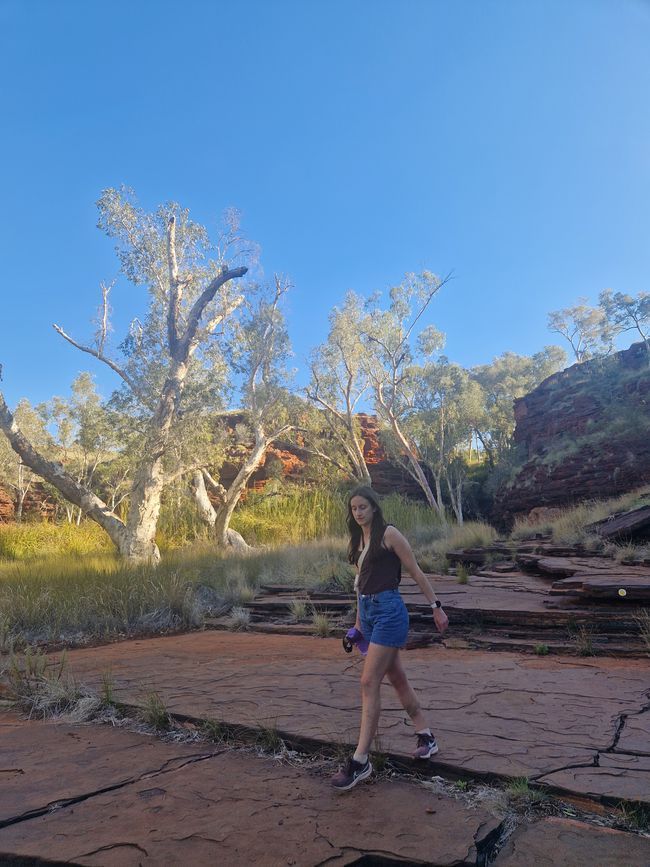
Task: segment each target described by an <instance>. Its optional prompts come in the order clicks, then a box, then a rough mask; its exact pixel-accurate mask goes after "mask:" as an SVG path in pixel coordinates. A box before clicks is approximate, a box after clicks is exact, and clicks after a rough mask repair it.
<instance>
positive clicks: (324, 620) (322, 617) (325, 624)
mask: <svg viewBox="0 0 650 867" xmlns="http://www.w3.org/2000/svg"><path fill="white" fill-rule="evenodd" d="M311 622H312V624H313V626H314V632H315V633H316V635H318V636H319V637H320V638H327V636H328V635H329V634H330V633H331V631H332V623H331V621H330V619H329V617H328V616H327V614H324V613H323V612H321V611H317V610H316V609H315V608H314V609H312V614H311Z"/></svg>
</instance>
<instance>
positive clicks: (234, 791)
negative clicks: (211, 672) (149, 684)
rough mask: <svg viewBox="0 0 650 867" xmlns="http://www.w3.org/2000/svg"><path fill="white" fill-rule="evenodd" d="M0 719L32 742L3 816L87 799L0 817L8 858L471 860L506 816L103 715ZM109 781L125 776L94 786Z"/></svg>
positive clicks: (108, 866)
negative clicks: (169, 735)
mask: <svg viewBox="0 0 650 867" xmlns="http://www.w3.org/2000/svg"><path fill="white" fill-rule="evenodd" d="M2 724H3V726H4V729H3V731H6V732H7V733H8V734H9V735H10V736H11V737H12V739H13V742H14V746H16V745H17V744H18V741H22V743H23V745H27V744H31V750H30V751H28V752H24V754H23V755H22V757H21V767H22V769H23V773H22V774H21V775H19V776H18V777H17V778H16V780H15V783H14V785H13V788H12V799H13V802H14V806H13V807H10V806H8V804H7V802H6V801H3V811H4V815H5V816H6V815H7V813H10V814H11V815H14V816H15V815H20V814H26V813H28V812H29V811H30V810H33V809H34V805H35V804H36V803H39V800H38V795H39V794H40V795H41V796H42V797H41V800H40V806H41V808H47V807H48V805H51V804H53V803H57V802H58V803H60V802H62V801H64V800H65V799H68V798H70V797H74V796H75V794H76V795H77V796H83V797H84V800H82V801H80V802H79V803H74V804H69V805H67V806H61V807H60V808H58V809H55V810H54V811H53V812H46V813H43V814H42V815H38V816H35V817H32V818H26V819H24V820H23V821H17V822H15V823H14V824H11V825H6V826H5V827H1V828H0V863H5V862H4V860H3V855H4V856H5V857H6V856H7V855H9V854H11V855H13V856H21V857H24V858H30V857H31V858H47V859H50V860H53V861H60V862H63V861H65V862H70V863H73V864H84V865H102V867H138V865H147V867H148V865H151V867H153V865H161V867H168V865H171V864H188V865H192V867H201V865H210V867H212V865H215V864H227V865H228V867H237V865H242V867H244V865H250V864H260V865H264V867H275V865H301V867H309V865H319V864H323V863H325V862H327V863H328V864H335V865H336V864H341V865H343V864H351V863H354V862H355V861H357V860H358V859H359V858H361V857H362V856H363V855H376V856H381V857H383V858H386V859H392V860H404V861H407V862H410V863H416V864H417V863H422V864H432V865H464V864H475V863H476V859H477V847H478V848H480V847H481V844H482V843H483V842H484V841H486V840H487V839H488V838H489V837H490V836H491V835H492V834H493V833H494V832H495V831H496V829H497V828H498V825H499V823H498V821H497V820H495V819H494V818H493V817H491V816H490V815H489V814H488V813H487V812H486V811H484V810H481V809H474V808H466V807H464V806H463V805H462V804H461V803H460V802H459V801H456V800H454V799H452V798H448V797H444V796H441V795H438V794H433V793H432V792H430V791H427V789H426V788H424V787H422V786H416V785H412V784H406V783H401V782H385V783H364V784H360V785H359V786H358V787H357V788H355V789H354V790H353V791H352V792H349V793H346V794H339V793H336V792H334V791H333V790H332V789H331V787H330V785H329V780H328V779H327V778H326V777H323V776H317V775H316V774H314V773H310V772H309V771H308V770H306V769H305V768H302V767H291V766H289V765H288V764H287V763H286V762H280V761H277V760H272V759H268V758H260V757H257V756H255V755H252V754H250V753H246V752H242V751H233V750H229V749H223V748H222V749H218V748H216V747H215V748H214V749H209V748H208V749H205V750H203V751H202V752H201V751H199V752H197V747H196V745H194V746H188V745H184V744H175V745H174V744H166V743H163V742H161V741H159V740H157V739H154V738H147V737H145V736H142V735H137V734H133V733H130V732H127V731H120V730H111V729H108V728H106V727H104V726H85V727H76V726H75V727H73V726H68V725H63V724H52V723H42V722H22V723H19V722H18V721H16V720H14V724H12V723H11V721H10V720H9V719H8V717H3V718H2ZM116 738H117V742H116ZM120 742H122V746H121V748H120ZM35 745H38V746H39V747H40V749H36V748H35ZM91 745H92V748H93V749H94V755H92V753H91V749H90V747H91ZM138 745H139V746H140V747H141V749H142V755H141V756H139V755H138V751H137V747H138ZM1 761H2V764H3V766H4V763H5V755H4V751H3V754H2V759H1ZM106 763H108V764H109V766H110V771H108V772H107V771H106V767H107V764H106ZM2 776H3V777H4V773H3V774H2ZM109 779H112V780H113V781H116V780H119V781H120V783H119V784H116V785H115V787H114V788H113V789H112V790H111V791H104V792H100V791H98V790H99V789H100V788H101V787H102V786H105V784H106V783H107V781H108V780H109Z"/></svg>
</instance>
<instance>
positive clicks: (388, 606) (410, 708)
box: [332, 487, 449, 791]
mask: <svg viewBox="0 0 650 867" xmlns="http://www.w3.org/2000/svg"><path fill="white" fill-rule="evenodd" d="M347 523H348V529H349V531H350V543H349V545H348V559H349V561H350V563H353V564H354V565H356V567H357V577H356V579H355V587H356V588H357V621H356V627H357V629H359V630H360V631H361V632H362V633H363V635H364V638H366V639H367V641H369V647H368V653H367V655H366V659H365V662H364V665H363V672H362V674H361V700H362V708H361V730H360V733H359V742H358V744H357V748H356V750H355V752H354V754H353V755H352V756H350V757H349V758H348V760H347V762H346V764H345V766H344V767H343V768H341V769H340V770H339V772H338V773H337V774H336V775H335V776H334V777H333V778H332V785H333V786H334V788H336V789H338V790H339V791H347V790H348V789H351V788H352V787H353V786H356V784H357V783H358V782H360V781H361V780H365V779H366V777H369V776H370V774H371V773H372V765H371V764H370V761H369V760H368V753H369V751H370V745H371V743H372V739H373V738H374V736H375V733H376V731H377V724H378V722H379V711H380V707H381V705H380V697H379V690H380V686H381V682H382V680H383V679H384V676H387V677H388V680H389V681H390V682H391V684H392V685H393V687H394V688H395V691H396V692H397V695H398V697H399V700H400V702H401V703H402V706H403V708H404V710H405V711H406V712H407V714H408V715H409V716H410V718H411V719H412V720H413V725H414V726H415V734H416V735H417V747H416V749H415V752H414V754H413V757H414V758H416V759H428V758H429V757H430V756H432V755H434V754H435V753H437V752H438V745H437V744H436V739H435V737H434V736H433V734H432V733H431V729H430V728H429V726H428V725H427V721H426V719H425V717H424V714H423V713H422V710H421V709H420V705H419V704H418V700H417V697H416V695H415V693H414V692H413V688H412V687H411V685H410V683H409V682H408V678H407V676H406V672H405V671H404V668H403V667H402V663H401V660H400V656H399V649H400V647H404V645H405V644H406V636H407V634H408V622H409V621H408V612H407V610H406V606H405V605H404V602H403V601H402V597H401V596H400V593H399V590H398V585H399V583H400V578H401V570H402V567H404V569H405V570H406V571H407V572H408V573H409V575H411V576H412V577H413V578H414V579H415V580H416V581H417V583H418V585H419V587H420V589H421V590H422V593H423V594H424V595H425V596H426V598H427V600H428V601H429V603H430V604H431V607H432V609H433V620H434V623H435V625H436V627H437V628H438V631H439V632H444V631H445V629H446V628H447V626H448V624H449V621H448V619H447V615H446V614H445V612H444V611H443V610H442V607H441V604H440V601H439V600H438V599H437V598H436V595H435V593H434V592H433V590H432V588H431V585H430V583H429V581H428V580H427V578H426V576H425V574H424V572H422V570H421V569H420V567H419V566H418V564H417V562H416V560H415V556H414V555H413V551H412V550H411V546H410V545H409V543H408V542H407V540H406V539H405V538H404V536H403V535H402V534H401V533H400V532H399V530H398V529H397V528H396V527H393V526H392V525H391V524H387V523H386V521H385V520H384V516H383V515H382V512H381V508H380V506H379V502H378V500H377V496H376V494H375V492H374V491H373V490H372V488H368V487H361V488H356V489H355V490H354V491H352V493H351V494H350V497H349V499H348V516H347Z"/></svg>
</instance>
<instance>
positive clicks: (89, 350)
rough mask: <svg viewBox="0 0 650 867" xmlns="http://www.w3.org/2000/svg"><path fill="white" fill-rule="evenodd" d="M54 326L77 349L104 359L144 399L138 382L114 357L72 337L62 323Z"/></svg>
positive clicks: (101, 359) (135, 393)
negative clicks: (135, 381)
mask: <svg viewBox="0 0 650 867" xmlns="http://www.w3.org/2000/svg"><path fill="white" fill-rule="evenodd" d="M52 328H54V330H55V331H56V332H57V333H58V334H60V335H61V337H63V339H64V340H67V341H68V343H71V344H72V345H73V346H74V347H75V348H76V349H80V350H81V351H82V352H87V353H88V355H92V356H94V357H95V358H97V359H99V361H103V362H104V364H107V365H108V366H109V367H110V368H111V370H114V371H115V373H117V375H118V376H119V377H120V378H121V379H123V380H124V382H125V383H126V384H127V385H128V386H129V388H130V389H131V391H132V392H133V394H134V395H136V397H138V398H140V400H144V398H143V396H142V394H141V393H140V391H139V390H138V388H137V386H136V384H135V383H134V382H133V380H132V379H131V377H130V376H129V375H128V373H127V372H126V371H125V370H124V369H123V368H121V367H120V366H119V364H117V362H115V361H113V359H112V358H108V357H107V356H106V355H104V353H103V352H100V351H99V350H97V349H93V348H92V346H84V344H83V343H78V342H77V341H76V340H75V339H74V338H73V337H70V335H69V334H66V332H65V331H64V330H63V328H61V326H60V325H57V324H56V323H53V324H52Z"/></svg>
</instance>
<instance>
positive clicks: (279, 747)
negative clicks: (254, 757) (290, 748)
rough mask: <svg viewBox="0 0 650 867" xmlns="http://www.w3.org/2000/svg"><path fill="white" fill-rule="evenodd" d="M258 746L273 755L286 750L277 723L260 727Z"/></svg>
mask: <svg viewBox="0 0 650 867" xmlns="http://www.w3.org/2000/svg"><path fill="white" fill-rule="evenodd" d="M256 744H257V746H258V747H259V748H260V749H262V750H264V752H267V753H273V754H274V755H277V754H278V753H283V752H284V751H285V749H286V747H285V744H284V741H283V740H282V738H281V737H280V735H279V734H278V729H277V726H276V725H275V723H274V724H272V725H267V726H260V727H259V730H258V733H257V739H256Z"/></svg>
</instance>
